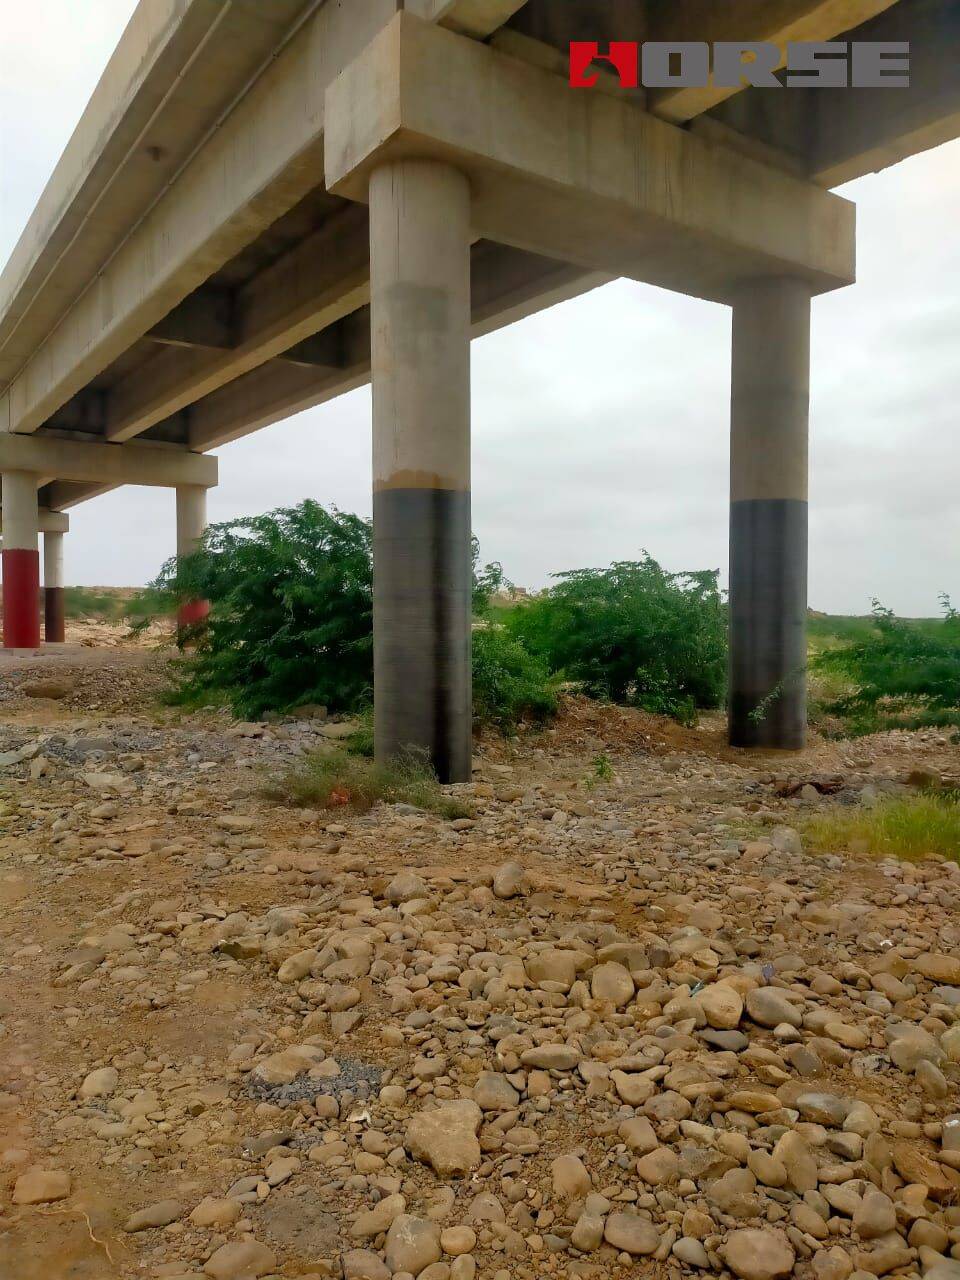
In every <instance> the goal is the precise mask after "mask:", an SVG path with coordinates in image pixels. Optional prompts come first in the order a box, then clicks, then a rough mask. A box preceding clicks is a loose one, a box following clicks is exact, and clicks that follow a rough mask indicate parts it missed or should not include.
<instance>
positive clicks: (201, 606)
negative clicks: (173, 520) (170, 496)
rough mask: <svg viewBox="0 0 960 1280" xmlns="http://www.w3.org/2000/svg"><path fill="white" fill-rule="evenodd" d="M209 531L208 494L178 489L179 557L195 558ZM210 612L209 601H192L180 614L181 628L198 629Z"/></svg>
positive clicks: (183, 487)
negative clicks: (201, 542) (190, 627)
mask: <svg viewBox="0 0 960 1280" xmlns="http://www.w3.org/2000/svg"><path fill="white" fill-rule="evenodd" d="M206 527H207V491H206V489H204V488H203V487H202V486H200V485H194V484H191V485H181V486H179V487H178V488H177V556H178V558H180V559H182V558H183V557H185V556H189V555H191V554H192V553H193V552H194V551H196V549H197V547H198V546H199V545H200V540H201V538H202V537H203V533H204V530H205V529H206ZM209 612H210V605H209V603H208V602H207V601H206V600H188V601H187V602H186V603H185V604H182V605H181V606H180V608H179V609H178V610H177V626H178V627H189V626H194V625H195V624H196V623H198V622H202V621H203V619H204V618H205V617H206V616H207V614H208V613H209Z"/></svg>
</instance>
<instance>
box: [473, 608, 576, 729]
mask: <svg viewBox="0 0 960 1280" xmlns="http://www.w3.org/2000/svg"><path fill="white" fill-rule="evenodd" d="M558 684H559V680H558V679H557V677H555V676H551V674H550V671H549V669H548V667H547V664H546V662H545V661H544V660H543V659H542V658H539V657H537V656H535V655H534V654H532V653H529V652H528V651H527V649H526V648H525V647H524V646H523V644H522V643H521V642H520V641H519V640H517V639H515V638H514V637H513V636H510V635H508V634H507V633H506V632H505V631H504V630H502V628H500V627H497V626H490V627H486V628H483V629H481V630H477V631H474V633H473V714H474V719H476V720H477V721H479V723H481V724H492V725H496V726H497V727H498V728H499V729H501V730H502V731H503V732H504V733H506V732H509V731H510V730H511V729H513V728H515V727H516V726H517V724H518V723H519V722H520V721H521V720H534V721H541V722H542V721H544V720H546V719H548V718H549V717H550V716H552V715H555V714H556V711H557V687H558Z"/></svg>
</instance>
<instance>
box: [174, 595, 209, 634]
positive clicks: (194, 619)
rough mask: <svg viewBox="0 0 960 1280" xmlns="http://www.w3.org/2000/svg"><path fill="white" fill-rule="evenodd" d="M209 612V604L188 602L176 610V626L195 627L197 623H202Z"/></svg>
mask: <svg viewBox="0 0 960 1280" xmlns="http://www.w3.org/2000/svg"><path fill="white" fill-rule="evenodd" d="M209 612H210V604H209V602H208V601H206V600H188V601H187V603H186V604H183V605H181V606H180V608H179V609H178V610H177V626H178V627H195V626H196V625H197V623H198V622H203V620H204V618H205V617H206V616H207V614H208V613H209Z"/></svg>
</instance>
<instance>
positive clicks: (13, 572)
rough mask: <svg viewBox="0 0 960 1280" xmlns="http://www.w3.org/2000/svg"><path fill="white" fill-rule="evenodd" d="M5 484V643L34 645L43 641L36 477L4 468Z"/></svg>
mask: <svg viewBox="0 0 960 1280" xmlns="http://www.w3.org/2000/svg"><path fill="white" fill-rule="evenodd" d="M2 485H3V489H2V501H3V645H4V648H5V649H35V648H36V647H37V646H38V645H39V643H40V550H39V546H38V540H37V526H38V520H39V513H38V509H37V477H36V476H35V475H33V474H32V473H30V472H29V471H5V472H4V473H3V480H2Z"/></svg>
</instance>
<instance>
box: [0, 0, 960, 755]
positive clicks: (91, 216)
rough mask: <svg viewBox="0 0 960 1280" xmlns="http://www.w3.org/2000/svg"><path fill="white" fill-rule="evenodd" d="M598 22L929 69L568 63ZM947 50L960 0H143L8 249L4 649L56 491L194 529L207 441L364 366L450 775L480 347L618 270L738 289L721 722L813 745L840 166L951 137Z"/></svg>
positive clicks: (660, 35) (381, 616)
mask: <svg viewBox="0 0 960 1280" xmlns="http://www.w3.org/2000/svg"><path fill="white" fill-rule="evenodd" d="M576 40H597V41H599V42H601V44H605V43H606V42H608V41H612V40H640V41H644V40H651V41H663V42H684V41H687V42H689V41H697V42H707V43H712V42H716V41H724V40H726V41H731V40H736V41H740V42H744V41H751V40H763V41H767V42H773V43H776V44H778V45H780V46H781V47H785V46H786V45H787V44H788V43H789V42H794V41H814V40H816V41H827V40H837V41H871V42H893V43H896V42H902V41H909V43H910V57H911V83H910V87H909V88H905V89H888V88H879V89H855V88H847V89H839V88H838V89H817V90H807V91H802V90H801V91H798V90H796V89H783V88H778V89H773V88H750V87H741V88H740V89H736V88H723V87H718V86H716V85H713V84H711V85H707V86H686V85H668V86H663V87H659V88H649V89H647V90H626V89H623V88H622V87H621V86H620V84H619V82H618V80H617V78H616V77H615V75H614V74H613V72H612V69H610V68H609V67H604V66H603V65H602V64H600V63H598V64H597V70H598V72H599V80H598V84H597V86H596V87H595V88H593V89H589V90H577V89H573V88H571V87H570V86H569V84H568V82H567V68H568V49H569V44H570V42H571V41H576ZM958 65H960V0H731V2H730V3H726V4H723V5H717V4H715V3H712V0H670V2H669V3H667V2H666V0H568V2H565V3H563V4H557V3H556V2H555V0H270V3H269V4H268V3H265V2H264V0H142V2H141V3H140V5H139V6H138V8H137V10H136V12H135V13H134V16H133V18H132V19H131V21H130V24H129V25H128V27H127V29H126V31H125V32H124V35H123V37H122V39H121V41H120V43H119V45H118V46H117V49H116V51H115V53H114V55H113V57H112V58H111V60H110V62H109V64H108V66H107V68H106V70H105V71H104V74H103V76H102V78H101V81H100V83H99V85H98V87H97V89H96V90H95V92H94V94H93V96H92V98H91V100H90V103H89V105H88V107H87V109H86V111H85V112H84V115H83V117H82V119H81V121H80V123H79V124H78V126H77V129H76V131H75V133H74V135H73V137H72V138H71V140H70V142H69V144H68V146H67V148H66V150H65V152H64V154H63V156H62V157H61V160H60V161H59V163H58V164H57V166H56V168H55V170H54V172H53V174H52V176H51V178H50V181H49V183H48V185H47V188H46V189H45V191H44V193H43V195H42V196H41V198H40V200H39V202H38V204H37V207H36V209H35V211H34V213H33V215H32V217H31V219H30V221H29V223H28V225H27V227H26V229H25V231H24V233H23V235H22V237H21V239H20V241H19V243H18V245H17V247H16V249H15V250H14V253H13V255H12V256H11V259H10V261H9V262H8V264H7V266H6V268H5V269H4V271H3V273H2V275H0V471H2V472H3V515H4V522H5V526H6V527H5V530H4V558H5V573H4V598H5V615H6V616H7V619H8V621H9V627H8V634H7V636H6V643H8V644H9V645H11V646H13V647H30V646H32V645H33V644H35V643H37V642H38V641H39V630H38V627H39V621H38V620H37V619H35V618H34V614H35V610H34V609H33V607H32V604H31V603H30V600H31V598H32V597H31V592H33V591H35V588H36V577H37V574H38V570H37V568H36V561H37V531H38V521H37V519H36V517H35V515H34V512H35V510H36V509H37V508H38V507H39V508H43V509H44V510H48V511H58V512H63V511H66V510H67V509H69V508H70V507H72V506H75V505H76V504H77V503H79V502H83V501H86V500H88V499H90V498H93V497H95V496H96V495H97V494H100V493H103V492H104V491H105V490H107V489H109V488H111V487H113V486H115V485H118V484H144V483H145V484H160V485H168V486H172V487H175V488H176V489H177V492H178V497H179V513H178V535H179V537H178V548H179V550H180V551H181V552H185V551H187V550H188V549H189V548H190V546H192V545H193V544H194V542H195V540H196V538H197V537H198V536H199V534H200V533H201V532H202V529H203V526H204V521H205V515H204V510H205V503H204V499H205V493H206V489H207V488H208V487H209V486H210V485H212V484H214V483H216V461H215V459H213V458H205V457H203V456H202V455H203V454H205V453H206V452H207V451H209V450H211V449H214V448H216V447H218V446H220V445H223V444H225V443H227V442H229V441H231V440H234V439H237V438H238V437H240V436H242V435H244V434H246V433H248V432H251V431H255V430H258V429H259V428H261V427H264V426H267V425H269V424H270V423H272V422H275V421H277V420H279V419H281V418H283V417H286V416H288V415H289V414H291V413H295V412H298V411H299V410H302V409H304V408H307V407H309V406H312V405H316V404H319V403H322V402H323V401H325V400H328V399H330V398H332V397H334V396H337V395H339V394H341V393H343V392H345V391H348V390H351V389H353V388H355V387H357V386H359V385H361V384H362V383H364V382H366V381H368V380H369V379H370V378H371V376H372V379H373V384H374V485H375V490H376V497H375V517H376V524H377V528H378V531H379V532H378V534H377V539H376V540H377V552H376V577H377V582H378V588H377V590H378V602H377V607H376V611H375V621H376V626H377V631H378V633H379V637H380V638H379V640H378V642H377V645H376V649H377V700H378V737H379V745H381V746H382V747H383V749H387V747H389V746H390V745H391V744H392V745H394V746H395V745H396V744H397V743H399V742H401V741H408V740H413V741H420V742H422V743H423V744H424V745H426V746H428V747H429V748H430V749H431V751H432V752H433V754H434V758H435V760H436V761H437V764H438V767H439V769H440V772H441V774H443V775H448V776H462V774H463V770H464V768H465V767H468V765H465V763H464V761H465V760H468V758H469V719H470V718H469V619H468V618H467V617H466V614H465V610H466V609H467V607H468V606H467V599H468V596H469V591H468V590H467V587H468V585H469V582H468V576H465V575H468V573H469V562H468V556H467V551H466V547H467V546H468V542H469V527H470V526H469V358H468V353H469V340H470V337H471V335H472V336H476V335H477V334H480V333H483V332H486V331H489V330H490V329H493V328H496V327H499V326H501V325H505V324H509V323H510V322H511V321H512V320H514V319H517V318H519V317H521V316H523V315H526V314H529V313H531V312H534V311H537V310H539V309H542V308H544V307H548V306H551V305H553V304H554V303H555V302H558V301H560V300H562V299H565V298H569V297H573V296H575V295H576V294H578V293H581V292H583V291H585V290H587V289H590V288H593V287H595V286H596V285H598V284H600V283H602V282H604V281H606V280H609V279H611V278H614V277H617V276H627V277H629V278H632V279H635V280H640V281H645V282H649V283H654V284H657V285H661V286H664V287H667V288H671V289H676V290H680V291H683V292H686V293H689V294H693V295H695V296H698V297H703V298H708V299H711V300H714V301H719V302H722V303H726V304H729V305H731V306H732V307H733V309H734V347H733V361H734V366H733V369H734V377H733V409H732V495H731V496H732V504H733V515H732V524H731V535H732V542H731V557H732V560H731V589H732V625H733V636H732V639H733V677H732V680H733V685H732V733H733V737H734V740H735V741H740V742H750V741H753V740H755V739H757V738H758V737H759V738H760V739H761V740H763V741H766V742H768V743H771V742H772V743H775V744H777V745H784V746H790V745H796V744H797V743H798V742H799V741H800V740H801V739H802V733H803V725H802V721H803V687H802V686H803V677H802V673H801V674H799V675H798V674H797V671H796V669H797V666H798V664H799V666H800V667H802V652H801V647H802V646H801V642H800V639H799V637H800V633H801V632H802V626H803V612H804V608H805V601H806V560H805V547H806V431H807V407H806V401H807V381H808V360H809V354H808V343H809V303H810V298H811V297H812V296H813V295H815V294H818V293H821V292H824V291H826V290H829V289H835V288H840V287H845V286H847V285H850V284H851V283H852V282H853V280H854V276H855V265H854V263H855V225H854V213H855V211H854V208H853V206H852V205H851V204H850V202H849V201H847V200H844V199H843V198H841V197H839V196H837V195H835V194H833V193H832V191H831V190H830V188H831V187H833V186H836V185H837V184H838V183H840V182H845V181H847V180H849V179H851V178H854V177H856V176H859V175H861V174H863V173H866V172H869V171H871V170H874V169H877V168H880V167H883V166H885V165H888V164H892V163H894V162H896V161H897V160H899V159H901V158H903V157H905V156H907V155H911V154H914V153H915V152H917V151H919V150H922V149H924V148H927V147H930V146H934V145H937V144H938V143H940V142H943V141H946V140H947V139H950V138H953V137H955V136H956V135H957V133H958V132H960V76H958V75H957V72H956V68H957V66H958ZM371 371H372V372H371ZM381 534H382V536H380V535H381ZM50 562H51V565H52V566H53V572H54V574H56V572H57V570H56V563H57V559H56V557H51V558H50ZM438 565H439V566H440V568H439V571H438V569H437V566H438ZM60 585H61V584H60V583H59V582H56V581H55V582H53V583H47V586H48V587H49V588H51V589H53V590H54V591H56V590H57V589H58V588H59V586H60ZM424 619H426V621H424ZM11 620H12V621H11ZM425 628H426V629H425ZM54 629H55V619H54ZM48 630H49V628H48ZM441 633H442V634H441ZM50 638H53V639H55V638H56V636H55V635H53V636H50V635H48V639H50ZM428 654H429V655H430V656H425V655H428ZM774 690H779V692H778V693H777V696H776V697H775V698H774V699H773V706H772V707H771V709H769V710H768V711H765V713H764V715H763V716H761V717H759V718H757V717H756V716H753V717H752V718H751V712H753V711H754V710H755V708H756V707H757V705H758V703H764V702H765V700H766V699H768V698H769V695H770V694H771V693H772V692H773V691H774ZM438 726H439V727H438Z"/></svg>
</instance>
